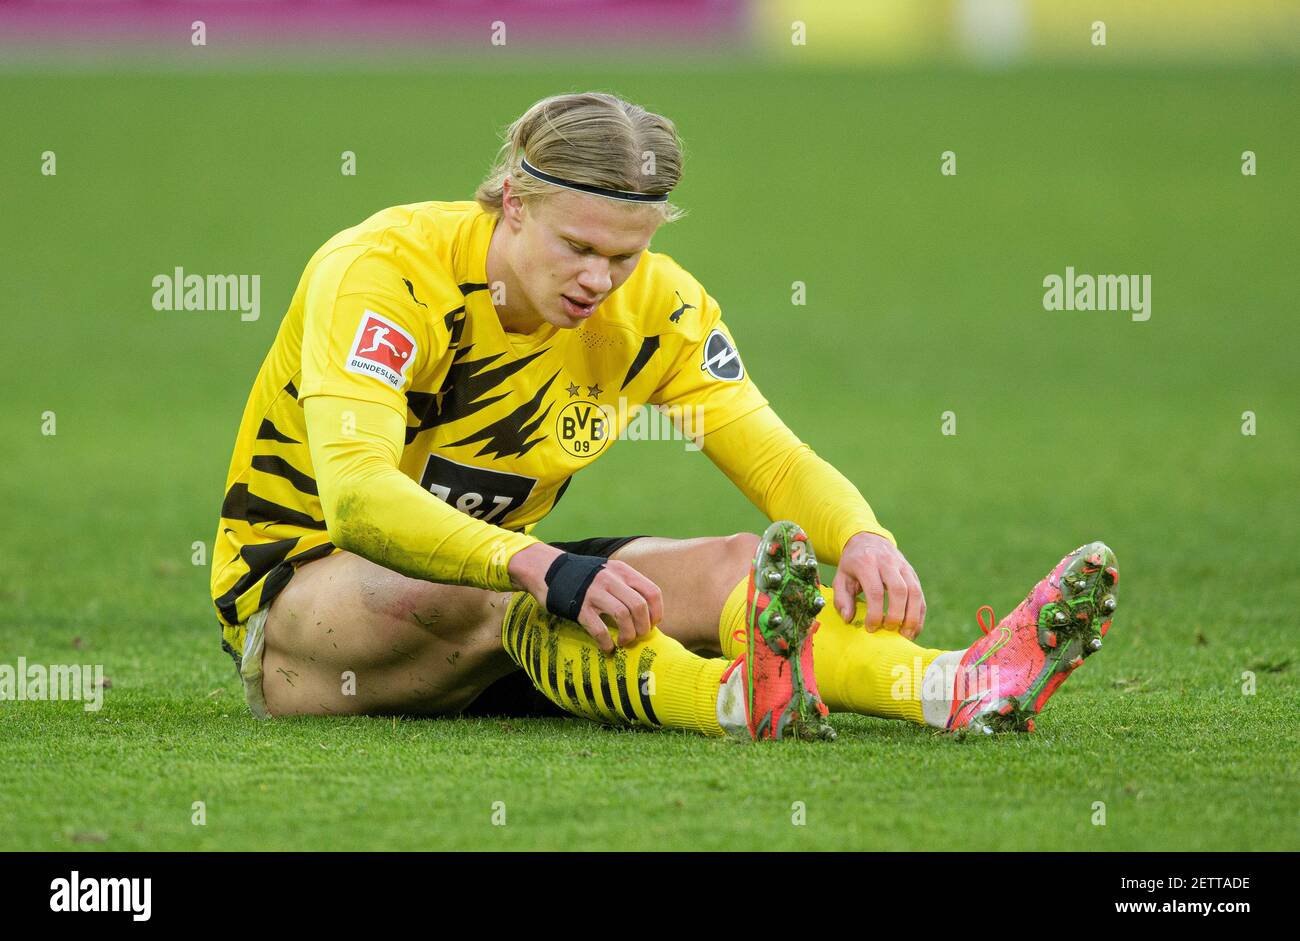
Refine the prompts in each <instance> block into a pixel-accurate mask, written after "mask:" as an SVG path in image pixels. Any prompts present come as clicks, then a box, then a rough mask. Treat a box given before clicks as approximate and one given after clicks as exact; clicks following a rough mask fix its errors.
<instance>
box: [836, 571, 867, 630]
mask: <svg viewBox="0 0 1300 941" xmlns="http://www.w3.org/2000/svg"><path fill="white" fill-rule="evenodd" d="M831 590H832V591H833V592H834V593H835V594H834V597H835V610H836V611H838V612H839V613H840V617H842V618H843V619H844V623H846V624H852V623H853V612H854V611H856V610H857V607H858V592H859V591H861V590H862V586H861V585H859V584H858V580H857V579H856V578H854V577H853V576H852V575H850V574H849V573H848V572H845V571H843V570H842V569H841V570H840V571H838V572H836V573H835V578H834V579H833V580H832V581H831Z"/></svg>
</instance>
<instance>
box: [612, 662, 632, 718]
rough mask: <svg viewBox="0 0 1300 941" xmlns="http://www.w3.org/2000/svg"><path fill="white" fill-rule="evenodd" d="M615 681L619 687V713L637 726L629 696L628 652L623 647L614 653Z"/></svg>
mask: <svg viewBox="0 0 1300 941" xmlns="http://www.w3.org/2000/svg"><path fill="white" fill-rule="evenodd" d="M614 680H615V683H616V684H617V686H618V711H619V712H621V713H623V718H625V719H627V721H629V722H631V723H634V724H635V723H636V721H637V717H636V713H635V712H634V711H633V710H632V698H631V697H630V696H628V694H627V651H626V650H624V649H623V648H622V647H619V648H617V649H615V651H614Z"/></svg>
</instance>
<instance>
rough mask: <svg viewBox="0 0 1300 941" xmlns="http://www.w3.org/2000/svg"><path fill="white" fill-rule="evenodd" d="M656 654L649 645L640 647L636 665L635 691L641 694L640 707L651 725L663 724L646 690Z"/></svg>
mask: <svg viewBox="0 0 1300 941" xmlns="http://www.w3.org/2000/svg"><path fill="white" fill-rule="evenodd" d="M656 656H658V654H656V653H655V652H654V651H653V650H651V649H650V648H649V647H646V648H644V649H642V651H641V659H640V660H639V661H638V662H637V665H636V677H637V683H636V688H637V693H638V694H639V695H640V696H641V709H642V710H643V711H644V712H645V716H646V718H647V719H649V720H650V723H651V724H652V725H663V723H662V722H660V721H659V717H658V716H656V715H655V709H654V706H652V705H650V694H649V693H647V692H646V684H647V683H649V682H650V673H651V671H652V669H653V668H654V662H655V657H656Z"/></svg>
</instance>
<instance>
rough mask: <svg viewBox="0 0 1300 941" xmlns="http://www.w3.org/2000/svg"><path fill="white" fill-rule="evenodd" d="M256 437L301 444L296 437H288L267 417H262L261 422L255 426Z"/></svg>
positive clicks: (261, 439) (282, 442)
mask: <svg viewBox="0 0 1300 941" xmlns="http://www.w3.org/2000/svg"><path fill="white" fill-rule="evenodd" d="M257 439H258V440H259V441H279V442H280V443H281V444H302V442H301V441H299V440H298V439H296V438H290V437H289V436H288V435H286V434H285V433H284V432H283V431H281V430H280V429H279V428H276V427H275V424H274V423H273V422H272V421H271V419H269V418H263V419H262V424H261V425H259V426H258V428H257Z"/></svg>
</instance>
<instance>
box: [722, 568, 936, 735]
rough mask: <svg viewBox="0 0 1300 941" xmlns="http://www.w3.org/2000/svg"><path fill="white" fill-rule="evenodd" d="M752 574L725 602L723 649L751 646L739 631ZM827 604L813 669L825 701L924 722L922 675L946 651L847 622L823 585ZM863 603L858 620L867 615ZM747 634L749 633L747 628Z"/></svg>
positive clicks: (735, 652)
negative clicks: (738, 638)
mask: <svg viewBox="0 0 1300 941" xmlns="http://www.w3.org/2000/svg"><path fill="white" fill-rule="evenodd" d="M748 587H749V578H748V576H746V578H745V579H743V580H742V581H741V582H740V584H739V585H737V586H736V587H735V588H734V589H732V592H731V595H730V596H729V597H728V598H727V603H726V604H724V605H723V606H722V619H721V621H719V623H718V639H719V640H720V641H721V643H722V653H723V655H724V656H727V657H733V658H734V657H738V656H740V655H741V654H743V653H744V652H745V644H744V642H743V641H740V640H737V639H736V638H735V636H734V634H735V632H736V631H737V630H742V631H743V630H745V598H746V594H747V591H748ZM821 591H822V596H823V597H825V599H826V607H824V608H822V610H821V613H820V614H818V615H817V620H818V621H820V622H821V627H820V628H819V629H818V630H817V635H816V637H815V638H814V640H813V670H814V671H815V672H816V674H817V689H818V692H820V693H821V697H822V701H823V702H825V703H826V706H827V708H829V709H830V710H831V711H832V712H857V713H861V714H862V715H866V716H880V717H881V718H884V719H907V720H908V721H910V722H916V723H918V724H923V723H924V719H923V718H922V715H921V679H922V677H923V676H924V675H925V671H926V668H927V667H929V666H930V664H931V663H933V662H934V659H935V658H936V657H938V656H939V655H940V654H941V653H943V652H944V651H942V650H932V649H930V648H927V647H921V646H920V645H918V644H915V643H913V642H912V641H910V640H908V639H907V638H906V637H904V636H903V635H901V634H899V633H898V631H891V630H885V629H884V628H881V629H880V630H878V631H872V632H868V631H867V630H866V628H864V627H861V626H857V627H855V626H854V625H852V624H846V623H845V621H844V619H843V618H842V617H840V615H839V612H838V611H836V610H835V605H834V604H833V603H832V600H831V596H832V592H831V589H830V588H829V587H827V586H825V585H823V586H822V590H821ZM862 609H863V606H862V604H861V603H859V605H858V609H857V611H856V612H855V613H854V620H857V619H858V618H860V617H862V613H863V610H862ZM741 636H744V635H743V634H742V635H741Z"/></svg>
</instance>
